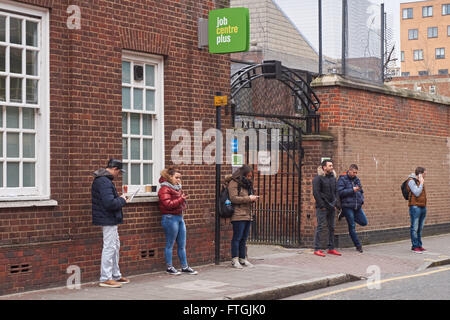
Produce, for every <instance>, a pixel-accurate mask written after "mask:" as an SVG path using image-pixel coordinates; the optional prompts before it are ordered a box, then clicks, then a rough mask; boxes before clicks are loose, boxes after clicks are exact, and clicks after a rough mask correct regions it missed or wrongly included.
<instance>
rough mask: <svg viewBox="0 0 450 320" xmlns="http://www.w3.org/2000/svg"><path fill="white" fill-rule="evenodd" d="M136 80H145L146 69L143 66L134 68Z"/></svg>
mask: <svg viewBox="0 0 450 320" xmlns="http://www.w3.org/2000/svg"><path fill="white" fill-rule="evenodd" d="M134 80H135V81H142V80H144V67H143V66H134Z"/></svg>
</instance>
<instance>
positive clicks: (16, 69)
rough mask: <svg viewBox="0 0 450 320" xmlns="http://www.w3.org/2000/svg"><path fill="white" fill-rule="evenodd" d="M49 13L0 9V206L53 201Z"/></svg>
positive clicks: (5, 4) (27, 8)
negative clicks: (8, 201)
mask: <svg viewBox="0 0 450 320" xmlns="http://www.w3.org/2000/svg"><path fill="white" fill-rule="evenodd" d="M48 41H49V32H48V11H47V10H44V9H40V8H36V7H32V6H28V5H20V4H17V3H13V2H9V1H8V2H2V3H1V4H0V201H1V200H31V199H43V198H48V197H49V196H50V181H49V180H50V175H49V120H48V119H49V115H48V112H49V108H48V105H49V85H48V83H49V80H48V74H49V71H48V69H49V59H48V51H49V49H48V45H49V44H48Z"/></svg>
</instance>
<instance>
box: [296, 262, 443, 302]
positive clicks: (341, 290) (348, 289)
mask: <svg viewBox="0 0 450 320" xmlns="http://www.w3.org/2000/svg"><path fill="white" fill-rule="evenodd" d="M449 270H450V267H448V268H439V269H438V270H434V271H429V272H424V273H420V274H413V275H408V276H401V277H395V278H390V279H385V280H381V281H374V282H372V283H371V286H375V285H377V284H382V283H386V282H391V281H396V280H403V279H410V278H417V277H423V276H428V275H430V274H434V273H438V272H443V271H449ZM362 288H367V283H366V284H361V285H358V286H353V287H350V288H345V289H340V290H335V291H332V292H327V293H322V294H318V295H316V296H312V297H309V298H304V299H302V300H314V299H318V298H322V297H326V296H331V295H333V294H338V293H342V292H347V291H351V290H357V289H362Z"/></svg>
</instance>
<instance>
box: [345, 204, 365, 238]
mask: <svg viewBox="0 0 450 320" xmlns="http://www.w3.org/2000/svg"><path fill="white" fill-rule="evenodd" d="M342 214H343V215H344V217H345V219H346V220H347V224H348V233H349V234H350V238H352V241H353V244H354V245H355V247H360V246H361V242H359V239H358V236H357V234H356V223H357V224H359V225H360V226H363V227H364V226H367V217H366V215H365V213H364V211H363V210H362V208H359V209H356V210H355V209H353V208H342Z"/></svg>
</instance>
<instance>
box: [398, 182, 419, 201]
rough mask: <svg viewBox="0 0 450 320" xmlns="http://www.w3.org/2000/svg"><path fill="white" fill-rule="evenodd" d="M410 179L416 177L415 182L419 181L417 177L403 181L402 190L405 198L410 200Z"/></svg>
mask: <svg viewBox="0 0 450 320" xmlns="http://www.w3.org/2000/svg"><path fill="white" fill-rule="evenodd" d="M409 179H414V181H415V182H417V179H415V178H408V179H406V180H405V181H403V183H402V185H401V187H400V189H401V190H402V195H403V198H405V200H409V191H408V181H409Z"/></svg>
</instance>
